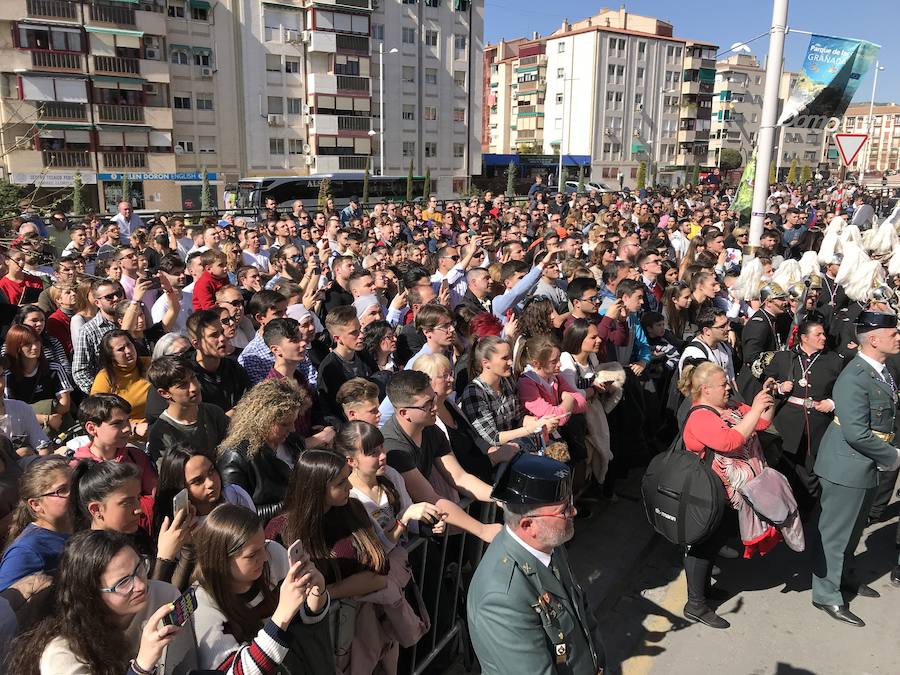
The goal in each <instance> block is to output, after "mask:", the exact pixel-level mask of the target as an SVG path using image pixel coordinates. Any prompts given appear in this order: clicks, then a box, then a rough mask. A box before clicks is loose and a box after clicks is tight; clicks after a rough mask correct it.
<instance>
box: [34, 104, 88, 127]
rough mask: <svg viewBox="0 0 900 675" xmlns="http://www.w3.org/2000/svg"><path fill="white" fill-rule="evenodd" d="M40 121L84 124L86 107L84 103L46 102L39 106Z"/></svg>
mask: <svg viewBox="0 0 900 675" xmlns="http://www.w3.org/2000/svg"><path fill="white" fill-rule="evenodd" d="M40 119H41V120H42V121H48V120H66V121H71V122H84V121H87V105H86V104H84V103H64V102H61V101H47V102H46V103H42V104H41V106H40Z"/></svg>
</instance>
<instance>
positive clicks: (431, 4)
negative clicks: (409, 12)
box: [425, 0, 441, 7]
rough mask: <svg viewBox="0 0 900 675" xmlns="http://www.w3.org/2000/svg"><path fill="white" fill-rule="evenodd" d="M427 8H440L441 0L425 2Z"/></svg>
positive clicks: (427, 0) (426, 0)
mask: <svg viewBox="0 0 900 675" xmlns="http://www.w3.org/2000/svg"><path fill="white" fill-rule="evenodd" d="M425 6H426V7H440V6H441V0H425Z"/></svg>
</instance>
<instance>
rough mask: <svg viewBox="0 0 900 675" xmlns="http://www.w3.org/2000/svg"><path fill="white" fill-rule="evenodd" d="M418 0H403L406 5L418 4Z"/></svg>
mask: <svg viewBox="0 0 900 675" xmlns="http://www.w3.org/2000/svg"><path fill="white" fill-rule="evenodd" d="M418 1H419V0H403V4H404V5H414V4H416V3H417V2H418Z"/></svg>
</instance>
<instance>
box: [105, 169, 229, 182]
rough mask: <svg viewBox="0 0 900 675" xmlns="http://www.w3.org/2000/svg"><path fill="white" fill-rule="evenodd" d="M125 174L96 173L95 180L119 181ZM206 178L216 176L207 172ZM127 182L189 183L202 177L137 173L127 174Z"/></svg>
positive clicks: (214, 177)
mask: <svg viewBox="0 0 900 675" xmlns="http://www.w3.org/2000/svg"><path fill="white" fill-rule="evenodd" d="M125 175H126V174H125V172H123V173H98V174H97V178H98V179H100V180H103V181H111V182H115V181H120V180H122V179H123V178H124V177H125ZM206 177H207V178H208V179H209V180H215V179H216V174H215V173H213V172H209V173H207V174H206ZM128 180H131V181H140V180H174V181H190V180H202V175H201V173H200V172H199V171H182V172H181V173H139V172H131V171H129V172H128Z"/></svg>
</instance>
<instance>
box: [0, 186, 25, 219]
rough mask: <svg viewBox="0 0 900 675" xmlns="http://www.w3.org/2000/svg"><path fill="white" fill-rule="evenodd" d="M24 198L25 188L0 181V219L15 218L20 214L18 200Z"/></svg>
mask: <svg viewBox="0 0 900 675" xmlns="http://www.w3.org/2000/svg"><path fill="white" fill-rule="evenodd" d="M24 196H25V188H23V187H22V186H21V185H13V184H12V183H10V182H9V181H5V180H0V217H4V218H6V217H9V216H17V215H19V213H20V210H19V200H21V199H22V197H24Z"/></svg>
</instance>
